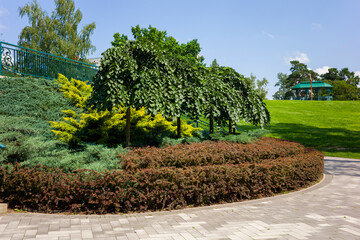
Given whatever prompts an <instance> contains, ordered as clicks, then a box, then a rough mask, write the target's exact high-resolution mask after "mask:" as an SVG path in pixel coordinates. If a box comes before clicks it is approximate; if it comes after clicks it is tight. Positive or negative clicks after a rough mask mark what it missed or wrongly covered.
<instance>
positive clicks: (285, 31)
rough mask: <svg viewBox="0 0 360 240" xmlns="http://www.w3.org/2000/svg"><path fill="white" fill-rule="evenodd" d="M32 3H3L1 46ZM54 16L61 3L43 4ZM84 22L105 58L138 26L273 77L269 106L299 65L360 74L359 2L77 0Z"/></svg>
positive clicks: (12, 37) (12, 38) (13, 36)
mask: <svg viewBox="0 0 360 240" xmlns="http://www.w3.org/2000/svg"><path fill="white" fill-rule="evenodd" d="M28 2H30V1H28V0H0V40H2V41H5V42H9V43H12V44H16V43H17V42H18V40H19V35H20V32H21V30H22V29H23V28H24V27H25V26H27V25H29V23H28V19H27V17H26V16H25V17H24V18H21V17H20V16H19V12H18V8H19V7H20V6H24V5H25V4H26V3H28ZM37 2H38V3H39V4H40V6H41V7H42V8H43V10H45V11H47V12H48V13H49V14H50V15H51V12H52V11H53V10H54V7H55V5H54V1H52V0H37ZM74 2H75V8H76V9H80V11H81V12H82V14H83V20H82V22H81V23H80V27H79V28H78V31H80V30H81V28H82V27H83V26H84V25H86V24H89V23H92V22H95V24H96V29H95V31H94V34H93V35H92V36H91V40H92V44H93V45H94V46H95V47H96V51H95V52H94V53H92V54H91V55H89V56H88V57H89V58H90V57H101V53H103V52H104V51H105V50H106V49H108V48H109V47H110V46H111V44H110V42H111V41H112V40H113V35H114V33H117V32H119V33H120V34H125V35H127V36H129V38H130V39H131V38H132V34H131V27H132V26H136V25H140V27H143V28H146V27H148V26H149V25H151V26H153V27H156V28H157V29H159V30H166V31H167V33H168V35H169V36H173V37H174V38H175V39H177V40H178V41H179V43H186V42H188V41H191V40H193V39H198V42H199V43H200V46H201V55H202V56H204V57H205V63H206V64H207V65H210V64H211V62H212V61H213V60H214V59H216V60H217V62H218V64H219V65H221V66H227V67H232V68H234V69H235V70H236V71H237V72H239V73H240V74H243V75H244V76H246V77H248V76H250V74H253V75H255V76H256V77H257V78H258V79H262V78H266V79H267V80H268V81H269V84H268V86H267V89H268V91H269V92H268V95H267V98H268V99H272V95H273V94H274V93H275V92H276V91H277V90H278V89H277V88H276V87H275V86H274V85H275V84H276V82H277V81H278V79H277V74H278V73H280V72H282V73H290V63H289V62H290V61H291V60H299V61H300V62H302V63H305V64H306V65H307V66H308V67H309V68H310V69H313V70H315V71H317V72H318V73H320V74H322V73H325V72H327V69H328V68H329V67H334V68H338V69H341V68H344V67H347V68H349V70H350V71H353V72H355V73H356V74H358V75H360V47H359V44H360V14H359V11H360V1H359V0H315V1H314V0H302V1H295V0H253V1H242V0H233V1H232V0H222V1H219V0H217V1H213V0H181V1H180V0H178V1H171V0H151V1H150V0H128V1H125V0H102V1H99V0H74Z"/></svg>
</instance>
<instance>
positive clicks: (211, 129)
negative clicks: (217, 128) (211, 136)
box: [209, 117, 214, 133]
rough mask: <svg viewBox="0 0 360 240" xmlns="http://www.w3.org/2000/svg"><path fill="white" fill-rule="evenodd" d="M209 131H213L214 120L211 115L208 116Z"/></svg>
mask: <svg viewBox="0 0 360 240" xmlns="http://www.w3.org/2000/svg"><path fill="white" fill-rule="evenodd" d="M209 124H210V133H214V120H213V118H212V117H210V118H209Z"/></svg>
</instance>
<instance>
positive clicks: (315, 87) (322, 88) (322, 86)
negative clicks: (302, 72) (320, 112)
mask: <svg viewBox="0 0 360 240" xmlns="http://www.w3.org/2000/svg"><path fill="white" fill-rule="evenodd" d="M311 85H312V86H311ZM311 88H312V94H313V98H312V99H313V100H325V101H331V100H333V87H332V86H331V85H330V84H328V83H325V82H322V81H313V82H312V84H311V82H302V83H299V84H296V85H295V86H294V87H292V90H293V91H295V97H292V99H293V100H311V94H310V92H311Z"/></svg>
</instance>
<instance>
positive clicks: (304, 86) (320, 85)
mask: <svg viewBox="0 0 360 240" xmlns="http://www.w3.org/2000/svg"><path fill="white" fill-rule="evenodd" d="M312 87H313V88H332V87H333V86H331V85H330V84H328V83H325V82H322V81H313V82H312ZM307 88H309V89H310V88H311V83H310V82H302V83H299V84H296V85H295V86H293V87H292V89H307Z"/></svg>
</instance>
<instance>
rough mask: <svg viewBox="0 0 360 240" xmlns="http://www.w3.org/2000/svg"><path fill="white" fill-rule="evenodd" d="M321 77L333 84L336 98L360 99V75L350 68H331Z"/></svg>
mask: <svg viewBox="0 0 360 240" xmlns="http://www.w3.org/2000/svg"><path fill="white" fill-rule="evenodd" d="M321 79H322V80H323V81H324V82H327V83H329V84H331V85H332V86H333V97H334V100H342V101H344V100H360V88H359V87H358V85H359V82H360V77H359V76H355V73H354V72H350V71H349V69H348V68H343V69H341V70H340V71H339V70H338V69H336V68H329V70H328V72H327V73H325V74H323V75H321Z"/></svg>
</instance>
